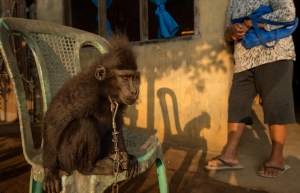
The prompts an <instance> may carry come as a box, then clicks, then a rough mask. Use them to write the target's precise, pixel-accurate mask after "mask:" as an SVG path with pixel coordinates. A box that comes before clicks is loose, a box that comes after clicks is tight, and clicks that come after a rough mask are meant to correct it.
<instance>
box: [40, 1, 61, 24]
mask: <svg viewBox="0 0 300 193" xmlns="http://www.w3.org/2000/svg"><path fill="white" fill-rule="evenodd" d="M63 3H64V1H63V0H37V1H36V11H37V19H38V20H43V21H49V22H53V23H58V24H64V6H63Z"/></svg>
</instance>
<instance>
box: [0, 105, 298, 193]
mask: <svg viewBox="0 0 300 193" xmlns="http://www.w3.org/2000/svg"><path fill="white" fill-rule="evenodd" d="M298 107H299V104H298ZM299 109H300V108H299ZM253 115H254V124H253V125H252V126H251V127H247V128H246V129H245V133H244V135H243V138H242V140H241V144H240V149H239V158H240V162H241V164H242V165H243V166H244V167H245V168H244V169H243V170H239V171H219V172H208V171H206V170H205V169H204V164H205V163H206V162H207V160H209V159H211V158H212V157H214V156H216V155H217V152H203V151H199V150H195V149H188V148H183V147H176V146H174V145H169V144H163V147H164V152H165V154H164V155H165V162H166V166H167V176H168V183H169V189H170V193H177V192H179V193H220V192H224V193H226V192H228V193H232V192H234V193H249V192H250V193H262V192H269V193H297V192H300V183H299V179H298V177H299V175H300V148H299V147H300V111H297V123H295V124H292V125H289V133H288V136H287V141H286V146H285V149H284V156H285V161H286V163H287V164H289V165H290V166H291V169H290V170H288V171H287V172H286V173H284V174H283V175H282V176H280V177H279V178H274V179H269V178H262V177H259V176H257V175H256V170H257V169H258V167H259V166H260V164H262V163H263V162H264V161H265V160H266V159H267V157H268V155H269V151H270V148H271V143H270V140H269V136H268V130H267V127H266V125H265V124H263V123H262V119H263V118H262V117H263V113H262V109H261V106H260V105H255V106H253ZM0 128H1V129H0V193H12V192H13V193H23V192H24V193H25V192H28V187H29V183H28V182H29V175H30V166H29V165H28V164H27V163H26V161H25V159H24V156H23V154H22V148H21V141H20V134H19V128H18V124H0ZM34 131H35V132H34V133H33V136H34V137H35V138H39V136H40V129H39V125H36V127H35V129H34ZM37 144H38V142H37ZM119 184H120V190H119V192H120V193H121V192H123V193H132V192H136V193H156V192H159V189H158V181H157V176H156V168H155V166H152V167H151V168H150V169H149V170H148V171H147V172H145V173H142V174H141V175H139V176H138V177H136V178H134V179H131V180H129V181H125V182H122V183H119ZM107 192H110V189H108V190H107Z"/></svg>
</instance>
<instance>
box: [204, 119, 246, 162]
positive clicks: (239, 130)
mask: <svg viewBox="0 0 300 193" xmlns="http://www.w3.org/2000/svg"><path fill="white" fill-rule="evenodd" d="M244 128H245V123H228V129H227V132H228V135H227V145H226V148H225V151H223V153H222V154H221V155H220V156H218V158H220V159H222V160H224V161H226V162H227V163H228V164H231V165H237V164H239V160H238V157H237V150H238V145H239V143H240V139H241V137H242V135H243V132H244ZM221 165H224V164H223V163H222V162H221V161H220V160H218V159H213V160H211V161H209V162H208V163H207V166H212V167H217V166H221Z"/></svg>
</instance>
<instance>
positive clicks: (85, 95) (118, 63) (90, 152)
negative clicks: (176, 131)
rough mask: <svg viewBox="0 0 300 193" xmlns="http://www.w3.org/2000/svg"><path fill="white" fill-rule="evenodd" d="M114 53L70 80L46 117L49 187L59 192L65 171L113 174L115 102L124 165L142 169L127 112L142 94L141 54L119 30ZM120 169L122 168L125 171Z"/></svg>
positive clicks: (112, 44) (46, 181) (45, 163)
mask: <svg viewBox="0 0 300 193" xmlns="http://www.w3.org/2000/svg"><path fill="white" fill-rule="evenodd" d="M107 46H108V52H107V53H105V54H103V55H102V56H101V57H100V58H99V60H98V61H97V62H96V63H95V64H94V65H93V66H91V67H90V68H88V69H86V70H85V71H82V72H81V73H79V74H78V75H76V76H74V77H72V78H71V79H70V80H68V81H67V82H66V83H65V84H64V85H63V86H62V88H61V89H60V90H59V91H58V92H57V94H56V95H55V96H54V97H53V98H52V100H51V103H50V105H49V107H48V110H47V112H46V114H45V119H44V131H43V137H44V150H43V167H44V172H45V177H44V181H43V187H44V190H46V191H48V192H51V193H52V192H58V191H59V190H60V188H59V181H60V176H61V175H62V174H63V173H68V174H70V173H72V171H74V170H78V171H79V172H80V173H82V174H86V175H90V174H113V160H112V159H111V157H112V156H111V155H113V154H114V153H115V152H114V148H113V142H112V131H113V128H112V113H111V102H110V100H109V98H108V96H110V97H111V99H112V100H113V101H116V102H117V103H118V104H119V110H118V112H117V115H116V125H117V131H119V142H118V146H119V149H120V152H121V155H122V156H121V161H122V163H121V167H120V170H128V173H130V176H129V177H131V176H134V175H135V174H137V172H138V162H137V159H136V158H135V156H133V155H129V154H128V153H127V151H126V148H125V142H124V137H123V131H122V126H123V113H124V110H125V109H126V107H127V105H131V104H133V103H134V102H135V101H136V100H137V97H138V94H139V83H140V78H139V72H138V71H137V64H136V56H135V54H134V53H133V51H132V48H131V45H130V43H129V42H128V39H127V37H126V36H125V35H122V34H120V33H118V34H115V35H114V36H113V38H112V39H111V41H110V44H109V45H107ZM120 170H119V171H120Z"/></svg>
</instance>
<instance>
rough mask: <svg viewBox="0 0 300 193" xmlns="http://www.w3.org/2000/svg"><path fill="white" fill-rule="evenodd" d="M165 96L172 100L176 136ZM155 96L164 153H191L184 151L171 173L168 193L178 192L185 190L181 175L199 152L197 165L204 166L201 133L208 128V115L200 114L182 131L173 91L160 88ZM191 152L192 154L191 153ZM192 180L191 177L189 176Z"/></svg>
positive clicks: (204, 142)
mask: <svg viewBox="0 0 300 193" xmlns="http://www.w3.org/2000/svg"><path fill="white" fill-rule="evenodd" d="M166 95H169V96H170V97H171V99H172V105H171V106H173V109H172V110H173V116H174V121H175V127H176V134H174V133H172V131H171V123H170V116H172V115H171V114H170V113H169V111H170V110H168V104H167V101H166V98H165V97H166ZM157 96H158V98H159V103H160V106H161V111H162V115H163V120H164V141H163V146H166V147H168V148H165V149H164V151H165V152H167V151H169V150H170V148H172V149H178V150H180V151H184V148H182V147H185V148H191V149H193V151H186V153H185V156H184V158H183V159H182V158H181V159H182V161H181V164H180V166H179V168H178V169H177V170H176V171H174V172H173V174H172V177H171V180H170V185H171V186H170V192H180V191H183V190H184V189H186V187H185V188H184V189H182V187H181V182H182V181H184V180H186V179H184V177H185V176H184V175H183V173H187V172H188V171H189V168H190V167H191V165H192V164H193V163H192V161H193V159H194V158H195V157H196V156H199V153H198V152H199V151H201V155H200V157H199V158H198V159H199V163H198V164H199V165H204V162H205V158H206V153H207V142H206V139H205V138H204V137H203V136H201V131H202V130H203V129H204V128H206V129H209V128H210V120H211V118H210V115H209V114H208V113H207V112H201V114H200V115H199V116H197V117H194V118H192V119H191V120H190V121H189V122H187V123H186V125H185V126H184V128H183V130H182V128H181V125H180V115H179V111H178V103H177V98H176V95H175V93H174V91H173V90H171V89H169V88H160V89H158V91H157ZM191 152H192V153H191ZM189 178H193V176H189Z"/></svg>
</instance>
